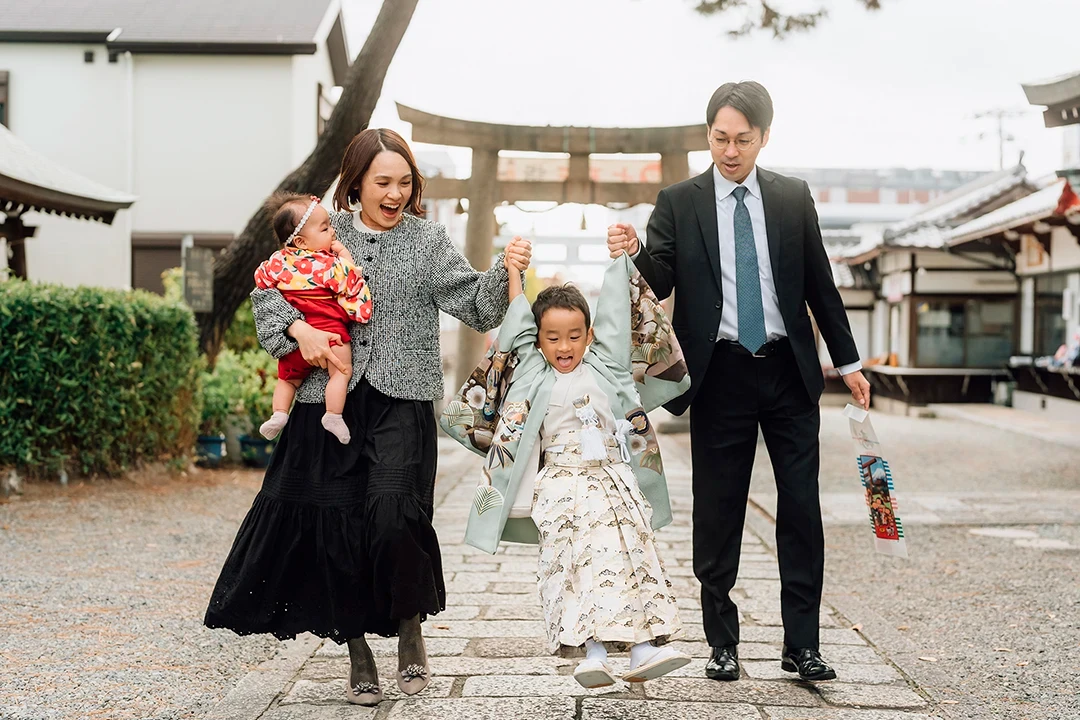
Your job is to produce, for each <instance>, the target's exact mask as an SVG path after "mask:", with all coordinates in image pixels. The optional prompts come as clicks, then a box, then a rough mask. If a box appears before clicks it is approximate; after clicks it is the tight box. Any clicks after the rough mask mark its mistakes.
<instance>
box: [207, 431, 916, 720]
mask: <svg viewBox="0 0 1080 720" xmlns="http://www.w3.org/2000/svg"><path fill="white" fill-rule="evenodd" d="M671 440H672V438H664V437H662V438H661V443H662V445H663V446H664V447H665V448H666V457H665V460H666V463H667V471H668V478H669V481H670V483H671V495H672V505H673V509H674V513H675V522H674V523H673V524H672V525H671V526H669V527H667V528H664V529H662V530H660V531H659V532H658V536H657V539H658V542H659V545H660V547H661V548H662V552H663V553H664V555H663V557H664V560H665V562H666V565H667V569H668V573H669V575H670V577H671V581H672V582H673V583H674V585H675V589H676V593H677V595H678V597H679V603H680V607H681V608H682V610H683V621H684V624H685V626H686V632H685V638H684V639H683V640H681V641H679V642H678V643H677V646H678V647H679V649H681V650H684V651H686V652H688V653H689V654H691V655H692V656H693V657H694V658H695V659H694V661H693V662H692V663H691V664H690V665H687V666H686V667H684V668H682V669H681V670H680V671H677V672H676V673H673V674H672V675H669V676H667V677H665V678H662V679H658V680H653V681H651V682H648V683H644V684H643V685H636V686H628V685H627V684H625V683H622V682H619V683H617V684H616V685H615V686H614V687H612V688H607V689H598V690H592V691H590V690H585V689H583V688H582V687H580V686H579V685H578V684H577V683H576V682H575V681H574V679H573V677H571V674H572V672H573V668H574V666H575V664H576V663H577V662H578V660H577V659H576V658H561V657H552V656H550V655H548V654H547V652H546V651H545V649H544V640H543V629H542V625H541V617H542V616H541V612H540V607H539V603H538V600H537V590H536V562H537V561H536V551H535V548H532V547H529V546H503V547H502V548H501V549H500V550H499V552H498V553H497V554H495V555H487V554H484V553H481V552H479V551H477V550H475V549H473V548H470V547H468V546H466V545H464V544H462V542H461V540H462V537H463V534H464V528H465V518H466V516H467V510H468V506H469V503H470V502H471V498H472V491H473V488H474V487H475V471H476V470H477V468H478V463H479V458H477V457H476V456H473V455H471V454H469V453H467V452H466V451H465V450H463V449H461V448H460V447H459V446H457V445H456V444H453V443H451V442H450V441H447V440H445V439H441V440H440V453H441V455H440V463H441V465H440V477H439V485H438V490H437V497H436V503H437V510H436V514H435V518H436V520H435V525H436V528H437V530H438V533H439V537H440V539H441V541H442V548H443V568H444V571H445V576H446V581H447V594H448V597H447V610H446V612H445V613H441V614H439V615H438V616H435V617H433V618H430V619H429V620H428V621H427V623H425V625H424V634H425V636H426V637H427V647H428V653H429V655H430V662H431V670H432V674H433V679H432V682H431V685H430V686H429V687H428V688H427V689H426V690H425V691H424V692H423V693H421V694H420V695H418V696H415V697H413V698H409V699H404V698H403V697H402V695H401V694H400V693H399V692H398V690H397V687H396V685H395V684H394V682H393V675H394V672H395V670H396V659H395V652H396V639H383V638H375V639H372V640H371V645H372V648H373V650H374V651H375V654H376V656H377V657H378V658H379V667H380V677H381V679H382V684H383V687H384V689H385V690H386V691H387V700H386V701H384V702H383V703H381V704H380V705H379V707H378V708H361V707H357V706H350V705H348V704H347V703H346V702H345V700H344V693H345V680H344V678H345V677H346V675H347V673H348V659H347V652H346V649H345V647H344V646H338V645H335V644H334V643H332V642H323V641H321V640H319V639H318V638H313V637H310V636H307V637H301V638H297V640H295V641H292V642H290V643H288V644H287V648H286V650H285V651H283V652H282V653H281V654H280V655H279V656H278V657H277V658H275V659H274V660H271V661H269V662H267V663H265V664H264V665H263V666H261V667H260V668H259V669H257V670H255V671H253V672H252V673H251V674H249V676H248V677H246V678H245V679H244V680H242V681H241V682H240V683H239V684H238V685H237V687H236V688H234V689H233V691H232V692H230V693H229V695H228V696H226V697H225V698H224V700H222V702H221V703H220V704H219V705H218V706H217V707H216V708H215V709H214V711H212V712H211V713H210V714H209V715H208V716H207V717H209V718H213V719H215V720H226V719H228V720H257V719H258V720H316V719H323V718H326V719H328V720H329V719H334V720H337V719H342V718H363V719H365V720H367V719H378V720H383V719H384V718H387V719H390V720H421V719H426V718H467V719H470V720H472V719H477V720H484V719H487V718H490V719H492V720H494V719H496V718H497V719H498V720H504V719H507V718H526V717H528V718H532V719H533V720H548V719H550V720H562V719H563V718H582V719H583V720H584V719H587V720H621V719H624V718H625V719H626V720H631V719H632V720H666V719H668V718H671V719H673V720H674V719H676V718H678V719H679V720H705V719H706V718H708V719H714V718H715V719H717V720H723V719H727V718H730V719H732V720H744V719H745V720H751V719H753V720H928V718H931V717H937V715H936V714H931V712H932V710H931V709H930V708H929V705H928V703H927V700H926V695H925V694H923V693H921V692H920V691H919V690H918V688H916V687H914V686H913V685H912V684H911V683H909V682H908V681H907V680H906V679H905V677H904V676H902V674H901V673H900V672H899V671H898V670H897V669H896V667H895V666H894V665H893V664H892V663H890V662H889V660H888V658H886V657H883V656H882V655H881V654H880V653H879V652H878V651H877V650H876V649H875V648H874V647H872V646H870V645H869V644H868V643H867V642H866V640H865V639H864V638H863V637H862V636H861V635H860V633H859V632H857V631H856V630H853V629H852V628H851V623H850V622H849V621H848V620H847V619H846V618H844V617H843V616H841V615H840V614H838V613H837V612H836V611H835V610H834V609H833V608H831V607H823V609H822V617H821V620H822V653H823V655H824V656H825V657H826V658H827V659H829V660H830V661H831V662H832V663H833V664H834V665H835V667H836V670H837V673H838V675H839V679H838V680H836V681H833V682H827V683H818V684H816V685H812V684H810V683H804V682H801V681H799V680H797V679H795V680H793V679H792V677H793V676H791V675H789V674H787V673H784V672H783V671H781V670H780V663H779V653H780V643H781V640H782V629H781V627H780V605H779V590H780V584H779V579H778V577H779V576H778V570H777V565H776V558H775V556H774V554H773V553H772V551H771V550H770V549H769V545H768V544H767V543H766V542H763V540H762V536H759V535H758V534H755V533H762V535H764V536H767V535H768V534H770V532H769V525H768V521H767V520H766V519H765V518H764V516H763V515H757V516H756V518H755V521H754V522H752V523H749V524H748V526H747V527H748V528H756V530H754V531H748V532H746V533H745V534H744V536H743V548H742V563H741V571H740V575H739V581H738V585H737V593H738V596H739V600H738V603H739V606H740V610H741V612H742V644H741V646H740V656H741V659H742V661H743V678H742V679H741V680H739V681H737V682H733V683H719V682H715V681H712V680H708V679H706V678H705V677H704V670H703V669H704V665H705V660H706V658H707V657H708V654H709V647H708V644H707V643H706V642H705V636H704V632H703V629H702V625H701V614H700V601H699V585H698V583H697V581H696V579H695V578H694V573H693V569H692V566H691V557H692V554H691V542H690V541H691V535H690V512H691V492H690V470H689V458H688V456H687V454H686V453H684V452H681V451H680V450H681V445H682V444H681V443H679V442H677V441H676V442H672V441H671ZM864 512H865V511H864ZM751 514H754V513H751ZM612 661H613V662H612V664H613V665H614V666H615V669H616V670H617V671H621V670H623V669H625V665H626V663H627V657H626V655H625V654H623V655H615V656H613V658H612Z"/></svg>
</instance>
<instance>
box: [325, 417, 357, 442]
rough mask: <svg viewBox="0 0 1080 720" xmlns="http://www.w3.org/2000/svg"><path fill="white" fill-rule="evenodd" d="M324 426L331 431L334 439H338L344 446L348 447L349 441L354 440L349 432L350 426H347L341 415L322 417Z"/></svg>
mask: <svg viewBox="0 0 1080 720" xmlns="http://www.w3.org/2000/svg"><path fill="white" fill-rule="evenodd" d="M322 426H323V427H324V428H326V429H327V430H329V431H330V432H331V433H332V434H333V436H334V437H336V438H337V439H338V442H340V443H341V444H342V445H348V444H349V440H352V434H351V433H350V432H349V426H348V425H346V424H345V420H344V418H342V417H341V415H339V414H335V413H326V414H325V415H323V416H322Z"/></svg>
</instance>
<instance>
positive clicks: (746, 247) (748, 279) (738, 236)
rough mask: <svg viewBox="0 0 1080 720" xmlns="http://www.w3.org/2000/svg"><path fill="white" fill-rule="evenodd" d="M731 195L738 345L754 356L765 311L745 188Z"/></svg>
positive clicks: (761, 339) (762, 337)
mask: <svg viewBox="0 0 1080 720" xmlns="http://www.w3.org/2000/svg"><path fill="white" fill-rule="evenodd" d="M732 194H733V195H734V196H735V295H736V298H737V301H738V310H739V344H740V345H742V346H743V347H744V348H746V349H747V350H749V351H750V352H751V353H756V352H757V351H758V350H760V349H761V346H762V345H764V344H765V341H766V339H767V337H768V336H767V335H766V333H765V310H764V308H763V306H762V304H761V277H760V274H759V271H758V257H757V245H755V244H754V226H753V225H752V224H751V222H750V211H749V210H747V209H746V203H745V202H743V198H745V197H746V187H745V186H743V185H740V186H738V187H737V188H735V190H733V191H732Z"/></svg>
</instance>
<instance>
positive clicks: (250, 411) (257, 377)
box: [239, 348, 277, 468]
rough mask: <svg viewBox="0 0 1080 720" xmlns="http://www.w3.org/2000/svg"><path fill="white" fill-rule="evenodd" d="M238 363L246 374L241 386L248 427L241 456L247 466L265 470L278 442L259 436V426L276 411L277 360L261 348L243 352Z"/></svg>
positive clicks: (242, 442) (242, 441)
mask: <svg viewBox="0 0 1080 720" xmlns="http://www.w3.org/2000/svg"><path fill="white" fill-rule="evenodd" d="M239 361H240V366H241V367H242V368H243V374H244V377H243V379H242V382H241V384H242V387H243V388H244V390H243V404H244V417H245V418H246V425H247V432H246V433H245V434H243V435H241V436H240V455H241V458H242V460H243V462H244V464H245V465H247V466H249V467H257V468H265V467H266V466H267V465H268V464H269V463H270V455H271V454H272V453H273V452H274V446H275V444H276V443H277V441H276V440H267V439H266V438H264V437H263V436H262V435H260V434H259V426H260V425H262V424H263V423H264V422H266V420H267V419H268V418H269V417H270V415H271V414H272V413H273V412H274V402H273V400H274V385H275V384H276V383H277V361H276V360H274V358H272V357H270V356H269V355H267V354H266V353H265V352H263V351H262V350H260V349H258V348H256V349H253V350H247V351H245V352H243V353H241V354H240V355H239Z"/></svg>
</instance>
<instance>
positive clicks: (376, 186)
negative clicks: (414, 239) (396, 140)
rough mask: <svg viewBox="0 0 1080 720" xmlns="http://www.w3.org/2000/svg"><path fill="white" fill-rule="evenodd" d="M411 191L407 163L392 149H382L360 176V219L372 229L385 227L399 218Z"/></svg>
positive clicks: (387, 227) (391, 224)
mask: <svg viewBox="0 0 1080 720" xmlns="http://www.w3.org/2000/svg"><path fill="white" fill-rule="evenodd" d="M412 191H413V176H412V170H410V169H409V163H408V162H406V161H405V158H403V157H402V156H401V155H398V154H397V153H396V152H391V151H390V150H383V151H382V152H381V153H379V154H378V155H376V156H375V159H373V160H372V161H371V165H370V166H369V167H368V170H367V172H366V173H365V174H364V177H363V178H361V179H360V219H361V220H362V221H363V223H364V224H365V225H367V226H368V227H369V228H371V229H372V230H389V229H390V228H392V227H394V226H395V225H397V224H398V222H400V221H401V214H402V213H403V212H405V208H406V207H407V206H408V204H409V200H410V199H411V198H412Z"/></svg>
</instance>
